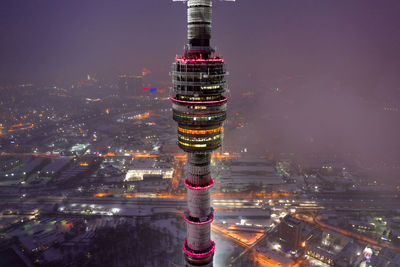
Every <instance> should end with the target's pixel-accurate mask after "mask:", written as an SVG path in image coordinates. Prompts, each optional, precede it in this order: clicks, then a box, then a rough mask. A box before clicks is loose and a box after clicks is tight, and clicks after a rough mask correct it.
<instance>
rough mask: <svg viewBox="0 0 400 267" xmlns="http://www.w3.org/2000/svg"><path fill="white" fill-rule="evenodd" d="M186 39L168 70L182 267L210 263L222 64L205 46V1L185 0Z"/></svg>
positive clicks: (207, 18)
mask: <svg viewBox="0 0 400 267" xmlns="http://www.w3.org/2000/svg"><path fill="white" fill-rule="evenodd" d="M187 2H188V3H187V5H188V13H187V18H188V21H187V23H188V41H189V44H188V45H187V46H186V48H185V54H184V56H182V57H177V58H176V60H175V62H174V64H173V70H172V79H173V90H174V93H173V95H172V96H171V101H172V108H173V119H174V120H175V121H176V122H177V123H178V145H179V147H180V148H181V149H182V150H184V151H185V152H187V153H188V157H187V159H188V160H187V165H186V168H187V170H186V173H187V177H186V179H185V186H186V187H187V203H188V209H187V210H186V211H185V212H184V219H185V221H186V224H187V238H186V240H185V242H184V245H183V250H184V255H185V262H186V263H185V264H186V266H188V267H190V266H212V265H213V264H212V260H213V256H214V251H215V243H214V242H213V241H212V240H211V237H210V234H211V223H212V221H213V219H214V210H213V208H212V207H211V198H210V189H211V188H212V186H213V185H214V182H215V181H214V179H213V178H212V176H211V170H210V162H211V153H212V151H214V150H216V149H217V148H219V147H220V146H221V142H222V132H223V129H222V124H223V122H224V120H225V118H226V105H227V98H226V97H225V96H224V95H223V94H224V92H225V91H226V82H225V74H226V71H225V65H224V60H223V59H222V58H221V57H218V56H214V55H213V53H214V50H213V49H212V48H211V47H210V39H211V8H212V1H211V0H188V1H187Z"/></svg>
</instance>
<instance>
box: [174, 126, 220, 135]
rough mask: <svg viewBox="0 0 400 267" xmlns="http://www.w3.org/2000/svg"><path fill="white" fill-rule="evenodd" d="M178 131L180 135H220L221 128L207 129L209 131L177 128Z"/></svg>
mask: <svg viewBox="0 0 400 267" xmlns="http://www.w3.org/2000/svg"><path fill="white" fill-rule="evenodd" d="M178 131H179V132H181V133H187V134H213V133H220V132H222V127H218V128H216V129H209V130H190V129H184V128H181V127H178Z"/></svg>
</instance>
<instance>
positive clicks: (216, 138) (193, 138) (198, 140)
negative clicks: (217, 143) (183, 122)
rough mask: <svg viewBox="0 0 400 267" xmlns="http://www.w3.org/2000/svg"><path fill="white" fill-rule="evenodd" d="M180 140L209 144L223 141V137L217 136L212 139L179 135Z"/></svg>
mask: <svg viewBox="0 0 400 267" xmlns="http://www.w3.org/2000/svg"><path fill="white" fill-rule="evenodd" d="M178 136H179V138H180V139H182V140H185V141H189V142H209V141H213V140H218V139H221V135H220V134H218V135H215V136H211V137H200V138H198V137H188V136H184V135H181V134H179V135H178Z"/></svg>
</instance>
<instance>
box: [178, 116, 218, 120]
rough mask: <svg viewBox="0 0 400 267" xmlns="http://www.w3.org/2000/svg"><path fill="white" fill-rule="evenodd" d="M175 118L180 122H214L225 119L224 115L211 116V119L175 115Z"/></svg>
mask: <svg viewBox="0 0 400 267" xmlns="http://www.w3.org/2000/svg"><path fill="white" fill-rule="evenodd" d="M175 117H176V118H177V119H180V120H192V121H215V120H221V119H223V118H225V115H218V116H211V117H188V116H181V115H175Z"/></svg>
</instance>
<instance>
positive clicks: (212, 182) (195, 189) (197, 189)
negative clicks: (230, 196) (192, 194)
mask: <svg viewBox="0 0 400 267" xmlns="http://www.w3.org/2000/svg"><path fill="white" fill-rule="evenodd" d="M184 183H185V186H186V187H187V188H188V189H190V190H194V191H204V190H207V189H210V188H211V187H213V186H214V184H215V180H214V179H212V178H211V184H209V185H207V186H193V185H190V184H189V180H188V179H185V181H184Z"/></svg>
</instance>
